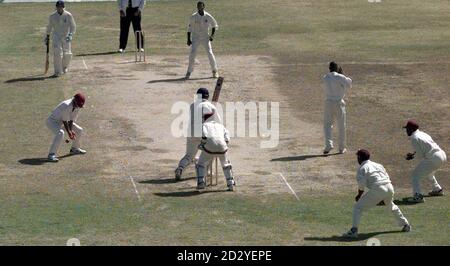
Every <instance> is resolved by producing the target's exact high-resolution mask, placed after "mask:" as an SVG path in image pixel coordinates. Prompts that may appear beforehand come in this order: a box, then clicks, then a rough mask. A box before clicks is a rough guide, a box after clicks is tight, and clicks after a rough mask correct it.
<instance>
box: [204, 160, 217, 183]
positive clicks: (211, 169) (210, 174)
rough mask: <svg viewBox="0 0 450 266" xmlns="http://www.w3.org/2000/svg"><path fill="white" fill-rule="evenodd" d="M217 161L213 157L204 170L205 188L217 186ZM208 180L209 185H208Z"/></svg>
mask: <svg viewBox="0 0 450 266" xmlns="http://www.w3.org/2000/svg"><path fill="white" fill-rule="evenodd" d="M218 164H219V163H218V159H217V157H215V158H214V159H212V161H211V162H210V163H209V165H208V169H207V170H206V177H205V183H206V185H207V186H217V176H218ZM208 180H209V184H208ZM213 180H214V181H213Z"/></svg>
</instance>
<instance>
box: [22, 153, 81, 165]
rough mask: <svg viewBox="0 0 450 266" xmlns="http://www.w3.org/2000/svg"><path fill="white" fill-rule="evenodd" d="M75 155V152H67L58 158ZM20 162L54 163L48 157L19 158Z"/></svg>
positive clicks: (32, 163)
mask: <svg viewBox="0 0 450 266" xmlns="http://www.w3.org/2000/svg"><path fill="white" fill-rule="evenodd" d="M74 155H75V154H66V155H63V156H59V157H58V159H64V158H67V157H71V156H74ZM19 163H21V164H26V165H43V164H46V163H49V164H52V163H54V162H49V161H47V157H45V158H25V159H21V160H19Z"/></svg>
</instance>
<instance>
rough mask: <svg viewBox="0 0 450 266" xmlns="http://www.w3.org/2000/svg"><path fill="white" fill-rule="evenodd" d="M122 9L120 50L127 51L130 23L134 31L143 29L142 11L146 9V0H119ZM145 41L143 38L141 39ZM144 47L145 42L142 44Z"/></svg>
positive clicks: (121, 51)
mask: <svg viewBox="0 0 450 266" xmlns="http://www.w3.org/2000/svg"><path fill="white" fill-rule="evenodd" d="M118 3H119V10H120V44H119V52H120V53H123V52H125V48H126V47H127V42H128V31H129V30H130V23H132V24H133V31H134V32H136V31H138V30H141V12H142V10H143V9H144V5H145V0H118ZM141 41H142V42H143V40H142V39H141ZM141 47H143V43H142V44H141Z"/></svg>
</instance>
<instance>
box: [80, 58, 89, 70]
mask: <svg viewBox="0 0 450 266" xmlns="http://www.w3.org/2000/svg"><path fill="white" fill-rule="evenodd" d="M81 59H82V60H83V65H84V69H86V70H87V69H88V67H87V65H86V61H84V58H83V57H81Z"/></svg>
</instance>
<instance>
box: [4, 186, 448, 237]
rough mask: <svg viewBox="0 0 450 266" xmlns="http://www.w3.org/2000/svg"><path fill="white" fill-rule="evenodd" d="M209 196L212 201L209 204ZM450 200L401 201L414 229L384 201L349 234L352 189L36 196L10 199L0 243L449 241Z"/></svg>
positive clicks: (7, 204) (6, 208)
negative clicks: (356, 234) (403, 226)
mask: <svg viewBox="0 0 450 266" xmlns="http://www.w3.org/2000/svg"><path fill="white" fill-rule="evenodd" d="M206 198H207V199H206ZM205 200H208V202H209V203H208V204H202V203H204V202H205ZM443 203H445V204H443ZM448 203H449V200H448V197H446V198H444V199H442V198H441V199H431V200H428V201H427V202H426V204H422V205H416V206H400V207H401V209H402V210H403V212H404V214H405V216H406V217H407V218H408V219H409V221H410V222H411V223H412V225H413V229H414V230H413V232H411V233H409V234H404V233H400V232H399V229H400V228H399V227H398V226H396V225H395V223H394V218H393V217H391V215H390V213H388V212H387V211H386V210H385V209H384V208H383V207H376V208H374V209H372V210H370V211H368V212H367V213H365V214H364V215H363V219H362V224H361V226H360V235H361V238H360V239H359V240H356V241H347V240H345V239H342V238H339V237H338V236H339V235H340V234H341V233H343V232H345V231H346V230H348V228H349V226H350V225H351V211H352V204H353V201H352V197H350V196H349V195H340V194H339V195H334V196H333V197H329V196H328V197H313V196H311V195H307V196H304V197H301V201H296V200H295V198H294V197H292V196H291V195H286V196H262V197H259V198H255V197H247V196H234V197H232V196H230V194H222V195H214V196H211V195H210V194H209V195H200V196H196V197H190V198H183V199H181V200H180V199H179V198H158V197H152V198H151V200H150V199H147V200H144V203H142V204H137V203H136V201H135V200H134V199H120V200H119V199H115V200H108V201H107V200H105V199H102V198H97V197H96V198H89V197H83V198H76V197H71V196H70V195H69V196H67V197H64V198H55V197H50V196H45V195H30V196H28V197H27V198H21V199H16V200H13V201H10V202H7V203H6V204H4V205H3V206H2V210H1V213H2V221H1V223H0V233H1V234H0V235H1V237H0V242H1V243H3V244H19V245H23V244H25V245H30V244H31V245H33V244H40V245H41V244H45V245H64V243H65V241H67V239H69V238H72V237H77V238H79V239H80V241H81V243H82V244H83V245H104V244H107V245H118V244H132V245H144V244H150V245H186V244H188V245H200V244H202V245H203V244H206V245H223V244H229V245H234V244H241V245H242V244H243V245H261V244H262V245H298V244H302V245H323V244H325V245H365V243H366V241H367V239H368V238H370V237H376V238H378V239H380V241H381V242H382V245H423V244H427V245H447V244H448V235H447V234H445V231H448V222H447V220H448V213H447V212H446V209H447V207H446V206H445V205H447V206H448ZM199 204H201V205H199ZM424 217H429V219H425V218H424ZM436 228H439V230H436Z"/></svg>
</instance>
